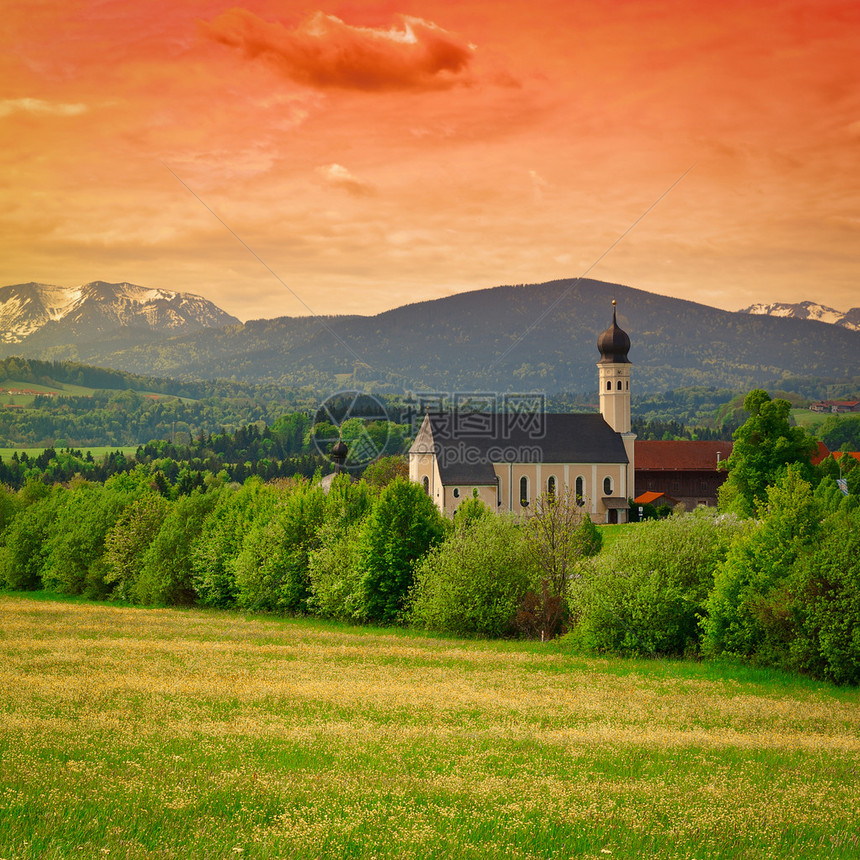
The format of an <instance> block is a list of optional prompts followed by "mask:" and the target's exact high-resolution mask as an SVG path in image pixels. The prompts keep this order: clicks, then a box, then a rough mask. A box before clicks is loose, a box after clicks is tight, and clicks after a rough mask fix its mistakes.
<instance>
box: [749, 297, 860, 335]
mask: <svg viewBox="0 0 860 860" xmlns="http://www.w3.org/2000/svg"><path fill="white" fill-rule="evenodd" d="M739 313H742V314H764V315H766V316H772V317H791V318H792V319H798V320H816V321H818V322H826V323H832V324H833V325H841V326H844V327H845V328H848V329H851V330H852V331H860V308H851V310H850V311H846V312H845V313H842V311H837V310H836V309H835V308H830V307H828V306H827V305H822V304H819V303H818V302H797V303H795V304H791V303H789V302H771V303H770V304H764V303H763V302H758V303H757V304H754V305H750V306H749V307H748V308H743V309H742V310H741V311H739Z"/></svg>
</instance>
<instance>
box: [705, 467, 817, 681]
mask: <svg viewBox="0 0 860 860" xmlns="http://www.w3.org/2000/svg"><path fill="white" fill-rule="evenodd" d="M758 515H759V518H760V520H761V522H760V523H759V524H758V525H757V526H756V527H755V528H754V529H752V530H751V531H750V532H748V533H746V534H744V535H743V537H741V538H740V539H739V540H737V541H736V542H735V543H734V544H733V546H732V548H731V549H730V551H729V553H728V555H727V556H726V559H725V561H724V562H723V563H722V564H720V565H719V566H718V567H717V569H716V571H715V574H714V587H713V590H712V591H711V594H710V595H709V597H708V601H707V610H708V617H707V618H706V619H705V620H704V622H703V626H704V634H705V635H704V641H703V647H704V650H705V651H706V652H708V653H714V654H718V653H722V652H728V653H731V654H736V655H740V656H743V657H747V658H751V659H755V660H756V661H758V662H762V663H767V664H773V665H788V664H789V663H790V658H789V648H790V644H791V640H792V639H793V638H794V636H795V635H796V620H795V618H794V616H793V614H792V611H791V601H792V598H791V593H790V588H789V583H788V580H789V574H790V571H791V567H792V565H793V564H794V562H795V561H796V559H797V558H798V557H799V555H801V554H802V553H805V552H808V551H809V549H810V548H811V547H812V546H813V544H814V541H815V539H816V537H817V534H818V530H819V522H820V513H819V508H818V505H816V503H815V499H814V497H813V494H812V487H811V486H810V484H809V483H808V482H806V481H804V480H803V478H802V477H801V476H800V474H799V473H798V471H795V470H794V469H789V470H788V471H787V472H786V474H785V475H784V477H783V478H782V479H781V480H780V481H779V482H778V483H777V484H776V486H773V487H768V489H767V500H766V501H765V502H762V503H759V505H758Z"/></svg>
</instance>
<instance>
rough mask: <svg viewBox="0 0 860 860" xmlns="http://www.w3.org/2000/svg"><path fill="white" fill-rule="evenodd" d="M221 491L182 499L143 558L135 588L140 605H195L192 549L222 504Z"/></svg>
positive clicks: (182, 497) (173, 507)
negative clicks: (208, 518) (220, 503)
mask: <svg viewBox="0 0 860 860" xmlns="http://www.w3.org/2000/svg"><path fill="white" fill-rule="evenodd" d="M218 497H219V491H217V490H212V491H210V492H208V493H203V492H201V491H200V490H194V491H192V492H191V493H189V494H188V495H186V496H180V497H179V498H178V499H177V500H176V501H175V502H173V504H172V505H171V506H170V509H169V511H168V513H167V516H166V517H165V518H164V521H163V522H162V523H161V527H160V528H159V530H158V533H157V534H156V535H155V537H154V538H153V541H152V543H151V544H150V546H149V548H148V549H147V550H146V552H145V553H144V555H143V561H142V564H141V567H140V575H139V577H138V580H137V583H136V585H135V588H134V596H135V598H136V600H137V601H138V602H139V603H149V604H184V605H188V604H192V603H194V602H195V600H196V597H197V595H196V592H195V591H194V578H193V568H192V560H191V548H192V546H193V545H194V541H195V539H196V538H197V536H198V535H199V534H200V532H201V531H202V530H203V527H204V525H205V523H206V519H207V517H208V516H209V514H210V513H211V512H212V509H213V508H214V507H215V505H216V503H217V502H218Z"/></svg>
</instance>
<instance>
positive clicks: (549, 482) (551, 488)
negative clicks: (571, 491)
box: [546, 475, 555, 496]
mask: <svg viewBox="0 0 860 860" xmlns="http://www.w3.org/2000/svg"><path fill="white" fill-rule="evenodd" d="M546 491H547V493H548V494H549V495H551V496H554V495H555V475H550V476H549V477H548V478H547V479H546Z"/></svg>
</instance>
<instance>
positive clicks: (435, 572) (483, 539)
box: [407, 506, 536, 637]
mask: <svg viewBox="0 0 860 860" xmlns="http://www.w3.org/2000/svg"><path fill="white" fill-rule="evenodd" d="M461 508H462V506H461ZM535 579H536V572H535V568H534V562H533V559H532V556H531V554H530V552H529V550H528V547H527V546H526V543H525V541H524V539H523V536H522V531H521V529H520V528H519V525H518V523H517V522H516V521H515V520H512V519H508V518H507V517H504V516H496V515H490V516H477V517H474V516H473V517H463V518H459V517H458V519H457V522H456V526H455V528H454V533H453V534H452V535H451V536H450V537H449V538H448V539H447V540H446V541H445V542H444V543H441V544H438V545H437V546H435V547H434V548H433V549H431V550H430V552H429V553H428V554H427V555H426V556H425V557H424V558H423V559H422V561H421V562H420V563H419V564H418V565H417V567H416V570H415V584H414V586H413V589H412V591H411V593H410V598H409V608H408V613H407V617H408V619H409V621H410V622H411V623H412V624H414V625H415V626H416V627H423V628H425V629H428V630H439V631H444V632H448V633H453V634H455V635H458V636H471V635H480V636H494V637H496V636H508V635H510V634H512V633H513V632H515V626H514V619H515V616H516V613H517V609H518V608H519V606H520V604H521V603H522V601H523V599H524V597H525V595H526V593H527V592H528V591H529V589H531V588H533V586H534V582H535Z"/></svg>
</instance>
